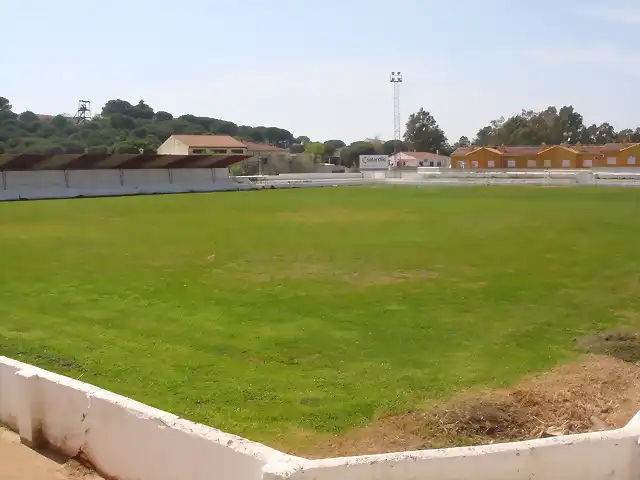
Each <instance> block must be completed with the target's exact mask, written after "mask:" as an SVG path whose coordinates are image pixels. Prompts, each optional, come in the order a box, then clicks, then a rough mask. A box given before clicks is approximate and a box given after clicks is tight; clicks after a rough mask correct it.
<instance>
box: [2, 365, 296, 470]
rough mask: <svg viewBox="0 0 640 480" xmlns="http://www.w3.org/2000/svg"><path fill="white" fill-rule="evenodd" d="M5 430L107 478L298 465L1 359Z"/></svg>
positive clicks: (223, 435) (128, 401) (130, 402)
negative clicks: (83, 461) (41, 442)
mask: <svg viewBox="0 0 640 480" xmlns="http://www.w3.org/2000/svg"><path fill="white" fill-rule="evenodd" d="M0 422H2V423H4V424H6V425H7V426H9V427H10V428H12V429H14V430H16V431H18V433H19V434H20V437H21V438H22V439H23V441H25V442H26V443H29V442H36V443H37V442H38V439H44V440H46V442H47V443H48V444H50V445H51V447H53V448H54V449H56V450H58V451H61V452H62V453H64V454H65V455H68V456H76V455H80V454H81V455H82V456H84V457H85V458H87V459H88V460H89V461H90V462H91V463H92V464H93V465H94V466H95V467H96V469H97V470H98V471H99V472H100V473H101V474H102V475H104V476H105V477H109V478H114V479H123V480H124V479H136V480H183V479H188V480H215V479H220V480H223V479H225V480H227V479H228V480H241V479H242V480H244V479H255V480H259V479H261V478H262V470H263V468H264V467H265V466H266V465H267V464H269V463H271V464H273V465H283V466H285V467H286V466H287V465H288V463H290V462H293V461H295V460H296V459H295V457H289V456H288V455H285V454H283V453H280V452H278V451H276V450H273V449H271V448H268V447H266V446H263V445H260V444H257V443H253V442H249V441H248V440H245V439H242V438H240V437H237V436H234V435H229V434H226V433H224V432H221V431H219V430H215V429H213V428H209V427H205V426H204V425H199V424H195V423H192V422H189V421H187V420H182V419H180V418H178V417H177V416H175V415H172V414H170V413H166V412H163V411H160V410H157V409H154V408H151V407H148V406H146V405H143V404H141V403H138V402H135V401H133V400H131V399H128V398H125V397H121V396H119V395H115V394H113V393H110V392H108V391H106V390H102V389H99V388H96V387H93V386H91V385H88V384H86V383H82V382H78V381H76V380H72V379H70V378H67V377H63V376H60V375H56V374H53V373H50V372H47V371H45V370H41V369H39V368H36V367H32V366H29V365H26V364H23V363H20V362H16V361H13V360H11V359H8V358H6V357H0Z"/></svg>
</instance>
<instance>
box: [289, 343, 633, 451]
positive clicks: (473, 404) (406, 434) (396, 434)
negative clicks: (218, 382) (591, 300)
mask: <svg viewBox="0 0 640 480" xmlns="http://www.w3.org/2000/svg"><path fill="white" fill-rule="evenodd" d="M591 340H593V339H591ZM591 343H592V344H597V345H599V347H601V345H600V343H601V342H600V343H599V342H597V341H596V342H593V341H592V342H591ZM599 347H598V348H599ZM598 348H595V349H598ZM587 349H592V346H590V347H588V348H587ZM618 350H619V351H623V352H628V349H626V348H621V349H620V348H619V349H618ZM639 351H640V350H639ZM626 357H627V358H630V356H629V355H626ZM634 361H635V360H634ZM639 379H640V366H639V365H638V364H637V363H633V362H630V361H623V360H620V359H617V358H613V357H612V356H610V355H592V354H591V355H585V356H584V357H583V358H582V359H581V361H579V362H577V363H573V364H568V365H562V366H559V367H557V368H555V369H553V370H552V371H550V372H548V373H545V374H541V375H536V376H533V377H530V378H528V379H525V380H524V381H522V382H521V383H519V384H518V385H516V386H514V387H513V388H509V389H503V390H495V391H490V392H486V393H483V394H477V393H476V394H473V395H472V394H465V395H462V396H459V397H456V398H454V399H453V400H451V401H450V402H447V403H446V404H443V405H431V406H429V407H427V408H425V409H424V410H421V411H415V412H411V413H404V414H398V415H390V416H387V417H384V418H380V419H378V420H377V421H375V422H374V423H373V424H371V425H369V426H367V427H364V428H358V429H355V430H352V431H350V432H348V433H346V434H345V435H343V436H340V437H329V438H326V437H325V438H322V439H321V441H318V442H317V443H316V442H314V444H313V445H309V444H308V443H307V442H304V441H303V442H301V443H300V444H301V445H304V447H301V448H300V449H299V450H298V451H295V452H292V453H295V454H298V455H302V456H306V457H309V458H326V457H332V456H349V455H363V454H373V453H385V452H396V451H404V450H420V449H426V448H443V447H453V446H465V445H479V444H490V443H498V442H509V441H519V440H528V439H533V438H540V437H545V436H555V435H562V434H570V433H583V432H589V431H596V430H605V429H611V428H619V427H622V426H624V425H625V424H626V423H627V422H628V421H629V420H630V419H631V418H632V417H633V415H635V413H636V412H637V411H638V409H640V382H639V381H638V380H639Z"/></svg>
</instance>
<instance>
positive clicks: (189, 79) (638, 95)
mask: <svg viewBox="0 0 640 480" xmlns="http://www.w3.org/2000/svg"><path fill="white" fill-rule="evenodd" d="M2 17H3V27H2V32H1V36H2V40H1V42H0V45H1V46H0V51H1V52H2V67H1V69H2V76H1V79H2V81H1V82H0V95H2V96H4V97H7V98H9V99H10V100H11V101H12V103H13V105H14V110H15V111H18V112H19V111H24V110H32V111H34V112H36V113H63V112H73V111H75V106H76V103H77V100H79V99H87V100H91V102H92V107H93V109H94V112H98V111H99V110H100V109H101V107H102V105H103V104H104V102H106V101H107V100H109V99H114V98H122V99H125V100H129V101H131V102H137V101H138V100H140V99H144V100H145V101H146V102H147V103H149V104H150V105H151V106H152V107H153V108H154V109H156V110H167V111H169V112H171V113H173V114H174V115H180V114H183V113H193V114H196V115H206V116H213V117H217V118H222V119H226V120H231V121H233V122H235V123H238V124H249V125H267V126H271V125H273V126H278V127H283V128H287V129H288V130H291V131H292V132H293V134H294V135H308V136H309V137H311V138H312V139H314V140H327V139H330V138H341V139H344V140H346V141H353V140H358V139H362V138H365V137H373V136H375V135H380V136H381V137H382V138H391V137H392V135H393V95H392V89H391V85H390V84H389V72H390V71H391V70H401V71H402V72H403V74H404V79H405V83H404V84H403V86H402V98H401V109H402V112H403V120H406V117H407V116H408V114H409V113H411V112H413V111H416V110H417V109H418V108H420V107H424V108H425V109H427V110H429V111H431V112H432V113H433V114H434V115H435V117H436V119H437V121H438V122H439V123H440V125H441V126H442V127H443V128H444V130H445V132H446V133H447V135H448V137H449V138H450V140H451V141H455V140H457V138H458V137H459V136H460V135H467V136H469V137H472V136H474V135H475V133H476V132H477V131H478V129H479V128H481V127H483V126H484V125H485V124H486V123H487V122H488V121H489V120H491V119H493V118H497V117H499V116H501V115H504V116H509V115H511V114H513V113H516V112H518V111H519V110H520V109H521V108H531V109H542V108H545V107H546V106H548V105H552V104H553V105H558V106H561V105H564V104H573V105H574V106H575V107H576V108H577V109H578V111H579V112H581V113H582V114H583V115H584V116H585V121H586V122H588V123H600V122H603V121H609V122H611V123H613V125H614V127H616V128H617V129H621V128H625V127H633V128H635V127H637V126H640V117H638V115H637V114H638V112H640V89H639V88H638V84H639V82H640V35H639V34H638V31H640V1H638V0H635V1H633V0H628V1H626V3H620V1H619V0H611V1H607V2H605V1H604V0H555V1H551V0H536V1H533V0H532V1H528V0H527V1H524V0H510V1H509V0H483V1H479V0H447V1H436V0H394V1H382V0H368V1H365V0H340V1H338V0H322V1H317V0H316V1H303V0H297V1H293V0H289V1H287V0H260V1H259V0H228V1H224V2H222V1H220V0H182V1H180V2H176V1H170V2H169V1H165V0H156V1H150V0H128V1H124V0H111V1H105V2H94V1H90V0H89V1H88V0H83V1H79V0H60V1H52V0H32V1H29V2H28V1H18V0H7V1H5V2H3V5H2Z"/></svg>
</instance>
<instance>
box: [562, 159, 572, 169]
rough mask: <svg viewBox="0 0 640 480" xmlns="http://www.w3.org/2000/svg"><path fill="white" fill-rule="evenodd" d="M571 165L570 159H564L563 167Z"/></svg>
mask: <svg viewBox="0 0 640 480" xmlns="http://www.w3.org/2000/svg"><path fill="white" fill-rule="evenodd" d="M570 166H571V162H570V161H569V160H562V168H568V167H570Z"/></svg>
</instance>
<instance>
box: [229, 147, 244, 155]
mask: <svg viewBox="0 0 640 480" xmlns="http://www.w3.org/2000/svg"><path fill="white" fill-rule="evenodd" d="M231 153H240V154H242V153H245V152H244V149H243V148H232V149H231Z"/></svg>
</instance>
